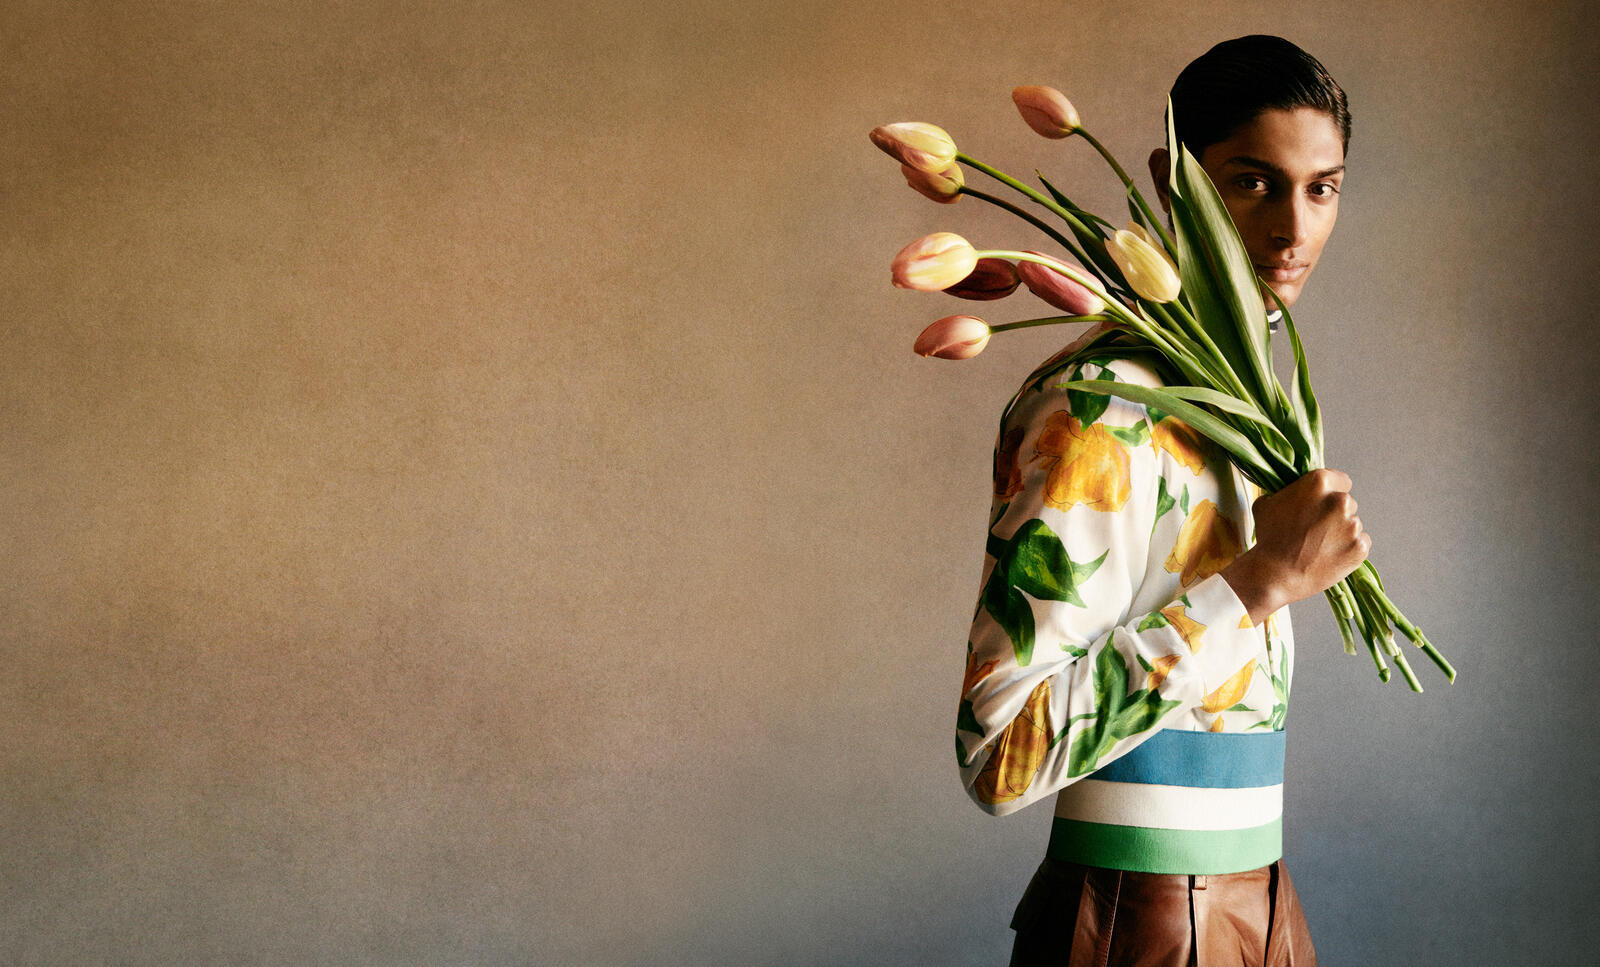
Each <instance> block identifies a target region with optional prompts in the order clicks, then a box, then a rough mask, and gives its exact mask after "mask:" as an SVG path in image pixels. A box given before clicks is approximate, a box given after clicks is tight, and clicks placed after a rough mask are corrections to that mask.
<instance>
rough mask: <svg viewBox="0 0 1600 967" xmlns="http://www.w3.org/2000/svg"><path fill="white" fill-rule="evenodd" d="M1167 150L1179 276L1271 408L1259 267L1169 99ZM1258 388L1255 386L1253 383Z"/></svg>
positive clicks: (1206, 321)
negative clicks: (1181, 133)
mask: <svg viewBox="0 0 1600 967" xmlns="http://www.w3.org/2000/svg"><path fill="white" fill-rule="evenodd" d="M1167 150H1168V152H1169V153H1170V154H1171V156H1172V175H1171V184H1170V185H1169V195H1170V197H1171V201H1172V213H1173V226H1174V228H1176V229H1177V232H1176V235H1177V243H1178V249H1179V252H1178V256H1179V259H1180V262H1179V266H1178V269H1179V274H1180V275H1181V276H1182V282H1183V286H1184V288H1186V289H1190V288H1192V289H1193V290H1194V291H1192V292H1191V295H1192V296H1197V297H1198V301H1199V302H1200V303H1201V304H1193V303H1191V304H1192V305H1193V308H1194V309H1195V311H1196V316H1197V317H1198V318H1199V320H1200V322H1201V324H1202V325H1204V326H1205V327H1206V330H1207V331H1208V332H1209V333H1210V334H1211V337H1212V339H1213V340H1215V341H1216V343H1217V345H1218V347H1220V348H1221V349H1222V351H1223V352H1224V353H1225V354H1226V355H1227V356H1228V361H1229V363H1230V364H1231V365H1232V366H1233V368H1234V371H1235V372H1237V373H1240V375H1241V377H1243V378H1245V379H1246V380H1248V382H1247V383H1246V385H1247V386H1249V387H1250V388H1251V389H1252V390H1253V391H1254V392H1255V394H1256V402H1257V403H1258V404H1265V405H1264V407H1263V409H1265V408H1266V407H1271V406H1272V403H1273V402H1274V401H1272V400H1271V399H1270V398H1269V387H1270V385H1271V382H1270V379H1269V374H1270V373H1271V370H1272V366H1271V362H1270V360H1269V359H1268V357H1267V347H1266V331H1267V311H1266V306H1265V304H1264V303H1263V302H1262V301H1261V291H1260V281H1259V280H1258V279H1257V277H1256V272H1255V266H1254V265H1253V264H1252V263H1251V261H1250V255H1249V253H1248V252H1247V251H1246V250H1245V247H1244V242H1243V241H1242V240H1240V238H1239V232H1238V229H1237V228H1235V227H1234V224H1233V218H1232V216H1230V215H1229V214H1228V209H1227V206H1225V205H1224V204H1223V203H1222V198H1221V196H1220V195H1218V194H1217V189H1216V186H1215V185H1213V184H1212V183H1211V177H1210V176H1209V175H1207V174H1206V172H1205V169H1204V168H1202V167H1200V162H1199V161H1197V160H1196V159H1195V157H1194V155H1192V154H1190V153H1189V149H1188V148H1185V147H1184V146H1183V145H1182V144H1180V143H1179V142H1178V135H1177V128H1176V125H1175V123H1174V120H1173V113H1172V99H1171V98H1170V97H1168V99H1167ZM1252 384H1253V385H1252Z"/></svg>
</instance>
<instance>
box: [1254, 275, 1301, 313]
mask: <svg viewBox="0 0 1600 967" xmlns="http://www.w3.org/2000/svg"><path fill="white" fill-rule="evenodd" d="M1258 281H1260V283H1261V301H1262V302H1264V303H1266V306H1267V311H1268V312H1271V311H1273V310H1274V309H1276V308H1278V304H1277V303H1276V302H1274V301H1272V295H1271V294H1269V292H1270V293H1274V294H1276V295H1277V296H1278V298H1279V299H1282V300H1283V304H1284V305H1285V306H1288V307H1290V308H1293V307H1294V302H1295V300H1296V299H1298V298H1300V286H1299V284H1298V283H1292V282H1281V283H1274V282H1268V281H1267V280H1265V279H1260V280H1258Z"/></svg>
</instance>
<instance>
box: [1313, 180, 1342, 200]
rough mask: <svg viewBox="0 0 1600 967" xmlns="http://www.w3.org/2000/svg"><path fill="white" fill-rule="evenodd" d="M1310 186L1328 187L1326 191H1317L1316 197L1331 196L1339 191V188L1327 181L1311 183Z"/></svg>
mask: <svg viewBox="0 0 1600 967" xmlns="http://www.w3.org/2000/svg"><path fill="white" fill-rule="evenodd" d="M1311 187H1312V188H1326V189H1328V190H1327V191H1320V192H1317V197H1318V198H1332V197H1333V196H1334V195H1337V194H1338V193H1339V189H1338V188H1335V187H1334V186H1333V185H1331V184H1329V183H1328V182H1325V181H1324V182H1322V183H1320V184H1316V185H1312V186H1311Z"/></svg>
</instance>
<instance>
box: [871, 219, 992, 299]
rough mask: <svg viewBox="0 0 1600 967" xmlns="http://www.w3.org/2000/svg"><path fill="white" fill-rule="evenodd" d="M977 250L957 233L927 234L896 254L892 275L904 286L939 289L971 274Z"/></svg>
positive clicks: (918, 288)
mask: <svg viewBox="0 0 1600 967" xmlns="http://www.w3.org/2000/svg"><path fill="white" fill-rule="evenodd" d="M977 267H978V252H977V250H976V249H974V248H973V247H972V245H971V244H970V243H968V242H967V240H966V239H964V238H962V237H961V236H960V235H957V234H955V233H954V232H934V233H933V234H932V235H924V236H923V237H922V238H919V239H917V240H916V241H915V242H912V243H911V244H910V245H907V246H906V247H905V248H903V249H901V250H900V254H898V255H896V256H895V257H894V264H893V266H892V267H891V273H892V275H891V278H892V279H893V281H894V284H895V285H896V286H898V287H899V288H902V289H916V290H918V291H920V292H938V291H939V290H941V289H948V288H949V287H950V286H952V285H955V284H956V283H957V282H960V281H961V280H962V279H964V278H966V277H967V276H969V275H971V274H972V270H973V269H975V268H977Z"/></svg>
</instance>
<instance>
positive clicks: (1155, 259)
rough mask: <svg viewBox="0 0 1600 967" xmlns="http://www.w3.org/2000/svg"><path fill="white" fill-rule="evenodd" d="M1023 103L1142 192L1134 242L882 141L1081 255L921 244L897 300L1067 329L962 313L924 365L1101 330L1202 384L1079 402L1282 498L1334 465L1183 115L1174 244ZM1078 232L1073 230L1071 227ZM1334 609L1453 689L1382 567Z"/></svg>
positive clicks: (887, 129) (1106, 387) (1052, 115)
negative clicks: (1169, 419) (985, 188)
mask: <svg viewBox="0 0 1600 967" xmlns="http://www.w3.org/2000/svg"><path fill="white" fill-rule="evenodd" d="M1012 100H1013V101H1014V102H1015V103H1016V105H1017V108H1018V110H1019V111H1020V112H1021V113H1022V117H1023V120H1025V121H1026V122H1027V123H1028V126H1029V127H1031V128H1033V130H1034V131H1036V132H1038V133H1039V134H1041V135H1043V136H1045V137H1047V138H1068V137H1072V136H1074V135H1076V136H1078V137H1081V138H1083V139H1084V140H1085V141H1087V142H1089V144H1090V145H1092V146H1093V147H1094V149H1095V150H1096V151H1097V152H1099V154H1100V155H1101V156H1102V157H1103V158H1104V159H1105V160H1106V162H1107V163H1108V164H1110V166H1111V168H1112V170H1113V171H1115V172H1116V174H1117V177H1118V178H1119V179H1121V181H1122V184H1123V185H1124V187H1125V188H1126V195H1127V199H1128V212H1129V215H1130V217H1131V221H1129V223H1128V225H1127V227H1126V228H1123V229H1116V228H1114V227H1113V226H1112V224H1111V223H1110V222H1108V221H1106V220H1105V219H1103V218H1100V217H1098V216H1096V215H1093V214H1091V213H1090V212H1088V211H1085V210H1084V209H1082V208H1080V207H1078V206H1077V205H1074V204H1073V203H1072V202H1071V201H1070V200H1069V199H1068V198H1067V196H1066V195H1064V194H1062V193H1061V192H1060V191H1059V190H1057V189H1056V187H1055V186H1054V185H1052V184H1050V182H1048V181H1046V180H1045V178H1044V177H1043V175H1040V176H1039V181H1040V183H1041V184H1042V185H1043V188H1044V191H1039V190H1038V189H1035V188H1034V187H1032V186H1031V185H1028V184H1025V183H1023V182H1021V181H1018V180H1017V179H1015V178H1013V177H1011V176H1010V175H1007V174H1006V173H1005V172H1002V171H1000V170H998V169H996V168H993V167H991V166H989V165H987V164H984V163H983V162H981V161H979V160H977V159H976V158H972V157H969V156H968V155H966V154H964V153H962V152H960V151H957V150H956V145H955V142H954V141H953V140H952V139H951V138H950V135H949V134H947V133H946V132H945V131H944V130H943V129H941V128H939V127H937V126H935V125H932V124H924V123H921V122H906V123H899V124H889V125H884V126H882V127H879V128H875V129H874V130H873V131H872V134H871V138H872V142H873V143H874V144H876V145H877V146H878V147H880V148H882V149H883V150H884V151H885V152H887V153H888V154H889V155H891V156H892V157H894V158H895V159H896V160H898V161H899V162H900V163H901V172H902V173H903V174H904V175H905V178H906V181H907V183H909V184H910V186H911V187H912V188H914V189H916V190H917V191H918V192H920V193H921V194H923V195H925V196H927V197H928V198H931V199H933V200H934V201H937V202H941V203H945V204H949V203H953V202H955V201H957V200H959V199H960V198H961V196H963V195H969V196H971V197H973V198H978V199H981V200H983V201H985V202H987V203H989V204H992V205H996V206H999V207H1000V208H1003V209H1005V210H1007V211H1009V212H1011V213H1013V214H1015V215H1017V216H1018V217H1019V218H1021V219H1023V220H1024V221H1026V222H1028V223H1029V224H1030V225H1032V226H1033V227H1035V228H1037V229H1039V230H1040V231H1041V232H1043V233H1044V234H1045V235H1046V236H1048V237H1049V238H1050V239H1051V240H1053V241H1054V242H1055V243H1056V244H1058V245H1060V246H1061V247H1062V248H1064V249H1066V250H1067V251H1068V252H1070V253H1071V255H1072V257H1073V258H1074V259H1076V260H1077V264H1072V263H1070V262H1066V261H1063V260H1061V259H1057V258H1054V257H1051V256H1049V255H1045V254H1042V253H1040V252H1036V251H1016V250H985V251H980V250H977V249H975V248H974V247H973V246H972V245H971V244H970V243H968V242H967V240H966V239H964V238H962V237H961V236H959V235H955V234H952V233H949V232H937V233H934V234H932V235H928V236H926V237H924V238H920V239H918V240H917V241H915V242H912V243H911V244H910V245H908V246H906V247H905V248H904V249H902V250H901V252H900V253H899V255H897V256H895V259H894V266H893V281H894V284H895V285H896V286H899V287H901V288H908V289H917V290H922V291H941V290H942V291H944V292H948V293H950V294H952V295H956V296H959V297H962V298H965V299H973V300H990V299H999V298H1002V297H1004V296H1006V295H1009V294H1010V293H1011V292H1013V291H1015V290H1016V289H1017V287H1018V286H1019V285H1023V284H1026V285H1027V287H1028V288H1029V289H1030V290H1031V291H1032V292H1033V293H1034V294H1035V295H1037V296H1039V297H1040V298H1041V299H1042V300H1043V301H1045V302H1047V303H1049V304H1050V305H1052V306H1054V307H1055V308H1057V309H1060V310H1061V311H1062V312H1064V313H1066V314H1065V315H1054V316H1046V317H1043V318H1038V319H1025V320H1021V321H1017V322H1007V323H1002V324H999V325H991V324H989V323H987V322H985V321H984V320H982V319H980V318H978V317H976V316H972V315H953V316H946V317H945V318H943V319H940V320H938V321H937V322H935V323H933V324H932V325H930V326H929V327H928V328H927V329H926V330H924V331H923V333H922V335H921V336H920V337H919V338H918V339H917V342H916V346H915V349H916V351H917V352H918V353H919V354H921V355H923V356H938V357H941V358H944V359H966V358H969V357H971V356H975V355H977V354H978V353H979V352H981V351H982V350H983V347H984V345H985V344H986V343H987V342H988V340H989V337H990V335H991V334H993V333H996V332H1001V331H1004V330H1007V329H1020V328H1024V327H1028V326H1040V325H1050V324H1056V323H1072V322H1093V323H1098V324H1100V325H1099V327H1098V328H1097V330H1095V331H1093V332H1091V333H1089V334H1087V336H1086V338H1087V340H1088V342H1086V343H1084V345H1083V348H1086V349H1087V348H1091V347H1093V346H1094V345H1096V344H1098V343H1099V342H1100V341H1102V340H1106V341H1110V340H1113V339H1117V340H1122V341H1124V342H1125V341H1126V340H1128V339H1130V338H1132V339H1134V340H1136V341H1137V342H1138V343H1139V344H1141V345H1143V346H1145V347H1147V348H1148V349H1152V350H1154V351H1155V352H1157V353H1159V354H1160V356H1161V357H1162V358H1163V359H1165V360H1166V362H1167V363H1169V364H1170V368H1171V369H1173V370H1176V372H1177V373H1179V374H1181V379H1182V380H1185V381H1187V382H1186V384H1179V383H1172V384H1170V385H1167V386H1165V387H1163V388H1152V387H1147V386H1141V385H1137V384H1132V383H1127V382H1121V381H1111V380H1079V381H1075V382H1069V383H1066V384H1065V388H1066V389H1069V390H1080V391H1084V392H1094V393H1105V394H1110V395H1113V396H1118V397H1121V398H1123V399H1126V400H1130V401H1132V402H1135V403H1142V404H1145V405H1149V406H1154V407H1157V408H1159V409H1161V410H1163V411H1165V412H1166V413H1168V414H1170V415H1172V416H1174V417H1176V418H1177V419H1179V420H1182V421H1184V422H1185V423H1187V424H1189V426H1191V427H1192V428H1194V430H1196V431H1197V432H1199V433H1200V434H1202V435H1204V436H1205V437H1207V438H1209V439H1210V440H1211V441H1212V442H1214V443H1215V444H1216V445H1217V446H1219V447H1221V448H1222V449H1223V450H1225V451H1227V453H1228V454H1229V455H1230V456H1231V457H1232V459H1233V461H1234V463H1235V464H1236V465H1237V466H1238V467H1239V469H1240V471H1241V472H1242V473H1243V474H1244V475H1245V477H1246V478H1247V479H1249V480H1250V481H1251V482H1252V483H1254V484H1255V485H1256V486H1257V487H1259V488H1261V489H1262V490H1263V491H1264V492H1266V493H1273V492H1276V491H1278V490H1281V489H1282V488H1284V487H1285V486H1287V485H1288V484H1290V483H1292V482H1293V481H1294V480H1296V479H1297V478H1299V477H1300V476H1301V475H1303V474H1306V473H1308V472H1310V471H1312V470H1316V469H1319V468H1321V467H1322V466H1323V441H1322V418H1321V415H1320V411H1319V409H1318V407H1317V398H1316V395H1315V394H1314V393H1313V392H1312V391H1311V380H1310V373H1309V370H1308V369H1307V366H1306V357H1305V351H1304V349H1303V348H1302V346H1301V344H1300V337H1299V335H1298V333H1297V332H1296V331H1295V326H1294V320H1293V318H1292V317H1291V316H1290V315H1289V310H1288V307H1287V306H1285V305H1284V304H1283V302H1282V300H1280V299H1278V297H1277V294H1276V293H1273V292H1271V290H1270V289H1269V290H1268V293H1269V294H1271V295H1272V298H1273V300H1274V301H1275V302H1276V303H1277V307H1278V309H1279V310H1280V312H1281V314H1282V319H1283V324H1284V328H1285V329H1286V330H1287V332H1288V336H1289V340H1290V344H1291V345H1292V347H1293V349H1294V360H1295V370H1294V376H1293V378H1292V379H1291V380H1290V384H1289V389H1288V391H1287V392H1285V391H1284V388H1283V386H1282V384H1281V383H1280V382H1279V381H1278V378H1277V376H1276V375H1274V373H1273V371H1272V349H1271V331H1270V329H1269V327H1268V323H1267V318H1266V305H1265V303H1264V302H1263V301H1262V296H1261V288H1262V287H1261V286H1260V283H1259V281H1258V279H1257V277H1256V274H1255V270H1254V267H1253V266H1252V265H1251V262H1250V258H1249V256H1248V254H1247V252H1246V250H1245V247H1244V243H1243V241H1242V240H1241V239H1240V238H1239V233H1238V231H1237V229H1236V228H1235V227H1234V224H1233V220H1232V218H1230V217H1229V215H1228V210H1227V208H1226V207H1225V206H1224V205H1223V203H1222V199H1221V197H1220V196H1219V195H1218V194H1217V190H1216V187H1215V186H1214V185H1213V184H1212V182H1211V179H1210V177H1209V176H1208V175H1207V174H1206V172H1205V170H1204V169H1203V168H1201V167H1200V163H1199V162H1198V161H1197V160H1195V157H1194V156H1193V155H1192V154H1190V153H1189V151H1188V150H1187V149H1186V148H1184V147H1183V146H1182V145H1181V144H1180V143H1179V142H1178V139H1177V133H1176V127H1175V124H1174V121H1173V116H1172V103H1171V100H1170V99H1169V100H1168V103H1167V150H1168V152H1169V153H1170V155H1171V157H1172V159H1173V161H1172V167H1171V182H1170V196H1169V197H1170V202H1171V212H1172V231H1171V232H1170V233H1169V232H1168V231H1167V230H1166V229H1165V227H1164V226H1163V225H1162V223H1161V221H1160V219H1158V218H1157V217H1156V215H1155V213H1154V212H1153V211H1152V210H1151V208H1150V206H1149V205H1148V204H1147V203H1146V202H1145V199H1144V197H1143V196H1142V195H1141V194H1140V193H1139V190H1138V188H1136V187H1135V186H1134V183H1133V180H1132V179H1131V178H1129V177H1128V174H1127V172H1125V171H1124V170H1123V169H1122V166H1121V165H1119V164H1118V163H1117V160H1116V159H1115V158H1114V157H1112V155H1111V153H1110V152H1109V151H1107V150H1106V149H1105V147H1104V146H1103V145H1101V143H1100V142H1099V141H1098V140H1096V139H1095V138H1094V137H1093V136H1092V135H1091V134H1090V133H1089V132H1088V131H1087V130H1085V129H1084V128H1083V125H1082V124H1081V123H1080V120H1079V117H1078V113H1077V111H1076V110H1075V109H1074V108H1073V106H1072V103H1071V102H1070V101H1068V100H1067V98H1066V97H1065V96H1064V95H1062V94H1061V92H1060V91H1057V90H1055V89H1053V88H1049V87H1019V88H1017V89H1016V90H1015V91H1013V92H1012ZM963 168H970V169H972V170H973V171H977V172H980V173H982V174H983V175H985V176H987V177H989V178H991V179H993V180H994V181H996V182H998V183H999V184H1001V185H1003V186H1005V187H1006V188H1008V189H1011V190H1012V191H1014V192H1016V193H1017V194H1018V195H1020V196H1021V197H1022V199H1024V200H1026V201H1027V202H1031V203H1032V204H1033V205H1034V206H1037V209H1040V210H1042V212H1043V213H1044V214H1048V215H1053V216H1055V217H1056V218H1057V219H1059V220H1060V224H1059V225H1057V224H1052V223H1050V222H1048V221H1046V220H1045V219H1044V218H1043V217H1041V216H1040V214H1036V213H1035V211H1030V210H1028V209H1026V208H1023V207H1020V206H1018V205H1016V204H1013V203H1012V202H1011V201H1007V200H1006V199H1004V198H1001V197H997V196H995V195H990V194H987V193H985V192H982V191H978V190H976V189H974V188H970V187H968V186H967V185H966V180H965V174H964V171H963ZM1063 228H1064V229H1065V232H1063V231H1062V229H1063ZM1324 594H1325V595H1326V597H1327V599H1328V602H1329V604H1330V605H1331V606H1332V608H1333V614H1334V618H1335V620H1336V621H1337V622H1338V625H1339V632H1340V635H1341V636H1342V637H1343V639H1344V649H1345V651H1346V652H1347V653H1349V654H1352V655H1353V654H1355V653H1356V644H1355V636H1356V633H1357V632H1359V633H1360V636H1361V638H1362V639H1363V640H1364V641H1365V642H1366V646H1367V650H1368V651H1369V652H1370V653H1371V655H1372V660H1373V662H1374V663H1375V664H1376V665H1377V669H1378V677H1379V679H1381V680H1382V681H1388V680H1389V666H1388V665H1387V664H1386V663H1385V661H1384V656H1385V655H1387V656H1388V657H1389V659H1390V660H1392V661H1393V662H1394V664H1395V665H1396V666H1397V667H1398V668H1399V669H1400V673H1401V674H1402V675H1403V676H1404V677H1405V680H1406V682H1407V684H1409V685H1410V686H1411V688H1412V690H1413V691H1418V692H1420V691H1422V686H1421V685H1420V684H1419V683H1418V682H1417V677H1416V675H1415V674H1414V673H1413V672H1412V670H1411V667H1410V665H1409V663H1407V661H1406V658H1405V655H1404V654H1403V653H1402V652H1401V650H1400V648H1399V646H1398V645H1397V644H1396V642H1395V635H1394V630H1393V629H1395V628H1398V629H1399V630H1400V632H1401V633H1402V634H1404V635H1405V636H1406V637H1407V638H1408V639H1410V640H1411V641H1412V642H1413V643H1415V644H1416V645H1417V646H1418V647H1420V648H1421V649H1422V651H1423V652H1424V653H1425V654H1426V655H1427V656H1428V657H1429V658H1430V659H1432V660H1433V662H1434V664H1436V665H1437V666H1438V667H1439V669H1440V670H1441V671H1443V672H1444V674H1445V676H1446V677H1447V678H1448V679H1449V680H1450V681H1455V674H1456V673H1455V669H1454V668H1452V667H1451V666H1450V663H1449V662H1448V661H1446V660H1445V659H1444V656H1443V655H1441V654H1439V652H1438V650H1437V649H1436V648H1434V646H1433V645H1432V643H1430V642H1429V641H1428V639H1427V637H1426V636H1424V635H1423V633H1422V632H1421V631H1420V630H1419V629H1418V628H1417V626H1416V625H1415V624H1413V623H1412V622H1410V621H1409V620H1407V619H1406V616H1405V615H1404V614H1402V613H1401V612H1400V609H1399V608H1397V607H1395V605H1394V603H1393V602H1391V601H1390V600H1389V596H1388V595H1387V594H1386V593H1385V591H1384V588H1383V580H1382V579H1381V578H1380V577H1379V576H1378V571H1377V569H1376V568H1375V567H1373V566H1372V562H1371V561H1370V560H1369V561H1363V562H1362V564H1361V565H1360V566H1359V567H1358V568H1357V569H1356V570H1355V571H1354V572H1352V573H1351V574H1350V575H1349V576H1347V577H1345V578H1344V579H1343V580H1341V581H1340V582H1339V583H1337V584H1335V585H1334V586H1333V587H1330V588H1328V589H1327V591H1325V592H1324Z"/></svg>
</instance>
